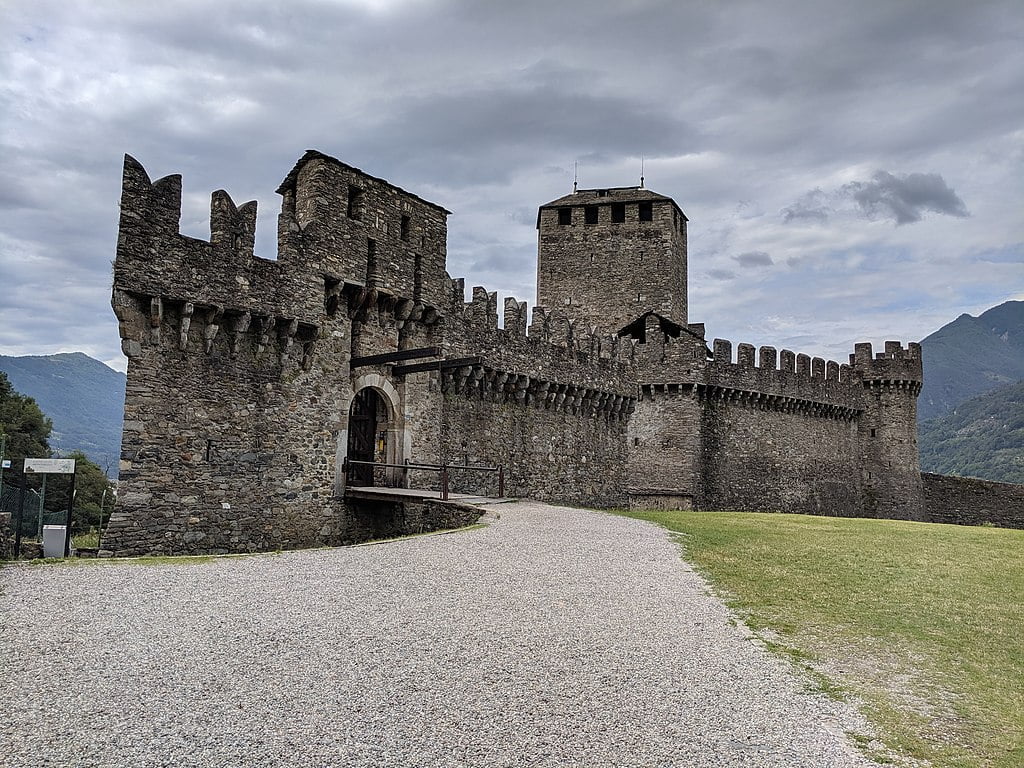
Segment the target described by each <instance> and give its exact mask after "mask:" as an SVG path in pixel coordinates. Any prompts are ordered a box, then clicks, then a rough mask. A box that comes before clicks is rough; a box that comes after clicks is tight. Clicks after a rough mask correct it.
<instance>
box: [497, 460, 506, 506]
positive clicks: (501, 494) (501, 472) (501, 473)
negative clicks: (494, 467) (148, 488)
mask: <svg viewBox="0 0 1024 768" xmlns="http://www.w3.org/2000/svg"><path fill="white" fill-rule="evenodd" d="M498 498H499V499H503V498H505V468H504V467H498Z"/></svg>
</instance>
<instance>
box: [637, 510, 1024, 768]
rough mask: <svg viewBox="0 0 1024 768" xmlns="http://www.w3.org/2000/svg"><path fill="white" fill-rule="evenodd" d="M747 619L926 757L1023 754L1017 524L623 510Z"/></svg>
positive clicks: (1022, 583)
mask: <svg viewBox="0 0 1024 768" xmlns="http://www.w3.org/2000/svg"><path fill="white" fill-rule="evenodd" d="M630 514H631V515H632V516H634V517H639V518H642V519H646V520H652V521H655V522H658V523H660V524H662V525H665V526H666V527H668V528H669V529H670V530H673V531H678V532H681V533H683V534H685V537H684V539H683V541H684V547H685V550H686V557H687V559H688V560H690V561H691V562H692V563H694V564H695V566H696V567H697V568H698V569H699V570H700V571H701V572H702V573H704V574H705V575H706V576H707V577H708V578H709V580H710V581H711V582H712V583H713V584H714V585H715V586H716V588H717V589H718V590H719V591H720V592H721V593H722V594H723V595H724V596H726V598H727V600H728V602H729V604H730V605H731V606H732V607H733V608H734V609H735V610H736V611H737V612H738V613H739V614H740V615H741V616H742V617H743V618H744V619H746V620H747V621H748V623H749V624H750V625H751V626H752V627H753V628H754V629H757V630H774V632H777V633H779V635H781V638H780V642H781V644H782V645H783V646H785V647H786V648H787V649H790V651H791V652H792V653H795V654H796V655H800V656H804V657H805V658H811V659H813V660H815V666H816V667H817V668H818V669H819V670H822V671H824V672H825V674H826V675H827V676H828V677H829V678H830V679H831V680H833V681H836V682H838V683H839V684H840V686H842V687H844V688H847V689H850V690H852V691H853V692H854V693H855V694H857V695H858V696H860V697H861V698H862V699H863V700H864V701H865V702H866V707H867V709H866V711H867V713H868V715H869V716H870V717H871V718H872V720H873V721H874V722H875V723H876V724H877V725H878V727H879V732H880V734H881V735H882V738H883V740H885V741H886V743H887V744H888V745H889V746H891V747H893V748H895V749H897V750H899V751H902V752H904V753H905V754H909V755H912V756H915V757H920V758H927V759H930V760H932V761H933V763H934V765H936V766H986V767H988V766H999V767H1000V768H1009V767H1010V766H1022V765H1024V531H1010V530H1002V529H995V528H969V527H962V526H947V525H929V524H922V523H906V522H898V521H889V520H850V519H839V518H827V517H808V516H803V515H766V514H756V513H755V514H750V513H746V514H744V513H695V512H645V513H630Z"/></svg>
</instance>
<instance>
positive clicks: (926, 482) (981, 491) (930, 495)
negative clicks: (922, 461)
mask: <svg viewBox="0 0 1024 768" xmlns="http://www.w3.org/2000/svg"><path fill="white" fill-rule="evenodd" d="M921 479H922V482H923V486H924V508H925V514H926V515H927V519H928V520H929V521H931V522H933V523H955V524H957V525H982V524H985V523H988V524H991V525H996V526H999V527H1001V528H1024V485H1013V484H1011V483H994V482H991V481H989V480H978V479H977V478H973V477H952V476H949V475H934V474H932V473H930V472H923V473H922V474H921Z"/></svg>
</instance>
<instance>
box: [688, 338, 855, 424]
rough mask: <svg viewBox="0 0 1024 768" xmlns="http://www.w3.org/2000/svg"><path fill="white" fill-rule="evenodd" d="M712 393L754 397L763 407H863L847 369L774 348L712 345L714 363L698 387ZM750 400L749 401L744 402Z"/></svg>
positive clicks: (716, 342)
mask: <svg viewBox="0 0 1024 768" xmlns="http://www.w3.org/2000/svg"><path fill="white" fill-rule="evenodd" d="M701 383H702V385H703V386H705V387H708V388H711V389H713V390H714V391H715V392H736V393H757V394H759V395H763V396H764V397H765V398H766V402H775V401H776V400H772V398H776V399H779V398H781V400H778V402H790V401H793V402H796V401H799V402H806V403H822V404H826V405H833V406H842V407H843V408H846V409H853V410H857V409H860V408H861V407H862V392H861V389H862V388H861V386H860V379H859V377H858V376H857V375H856V374H855V372H854V370H853V369H852V368H851V367H850V366H848V365H840V364H839V363H837V362H835V361H831V360H828V361H826V360H824V359H823V358H820V357H810V356H808V355H804V354H798V353H795V352H793V351H792V350H789V349H783V350H781V351H778V350H776V348H775V347H770V346H762V347H760V348H755V347H754V346H753V345H752V344H745V343H741V344H737V345H736V356H735V358H734V357H733V344H732V342H731V341H728V340H726V339H715V340H714V342H713V353H712V359H711V361H709V363H708V365H707V368H706V369H705V376H704V379H703V381H702V382H701ZM748 399H749V398H748Z"/></svg>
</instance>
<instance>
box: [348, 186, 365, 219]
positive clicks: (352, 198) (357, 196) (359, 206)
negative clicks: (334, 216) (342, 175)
mask: <svg viewBox="0 0 1024 768" xmlns="http://www.w3.org/2000/svg"><path fill="white" fill-rule="evenodd" d="M348 217H349V218H350V219H355V220H356V221H362V220H363V190H361V189H360V188H359V187H357V186H355V185H353V184H349V185H348Z"/></svg>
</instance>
